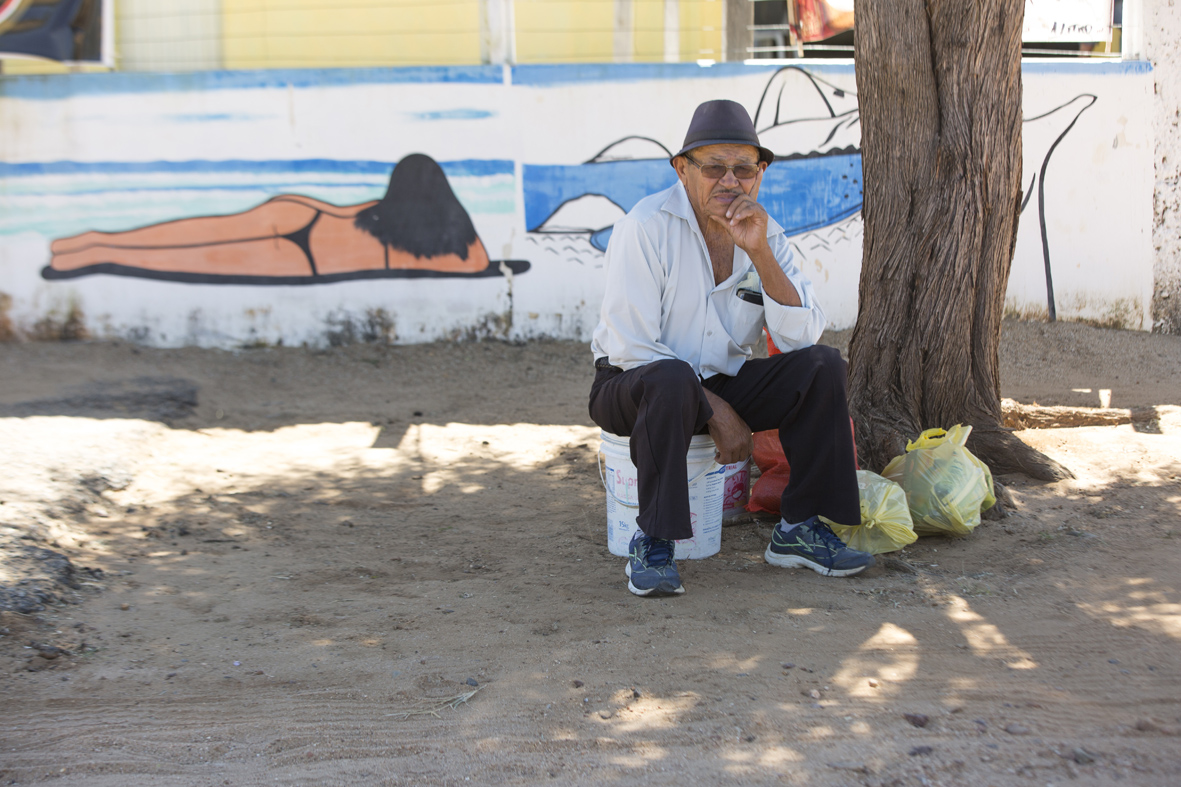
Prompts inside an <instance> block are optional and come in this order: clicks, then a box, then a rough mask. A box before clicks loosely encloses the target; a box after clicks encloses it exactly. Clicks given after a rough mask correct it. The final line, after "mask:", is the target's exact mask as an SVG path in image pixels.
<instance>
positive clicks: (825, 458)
mask: <svg viewBox="0 0 1181 787" xmlns="http://www.w3.org/2000/svg"><path fill="white" fill-rule="evenodd" d="M774 159H775V156H774V154H773V153H772V152H771V151H770V150H768V149H767V148H764V147H761V146H760V145H759V139H758V135H757V134H756V133H755V129H754V124H753V123H751V120H750V116H749V115H748V114H747V112H746V110H745V109H744V108H743V107H742V106H741V105H740V104H737V103H735V102H733V101H707V102H705V103H704V104H702V105H701V106H699V107H698V108H697V111H696V112H695V113H694V115H693V120H692V122H691V123H690V126H689V133H688V134H687V135H686V137H685V144H684V147H682V148H681V150H680V151H679V152H678V153H677V154H676V155H675V156H673V157H672V162H671V163H672V165H673V168H674V169H676V171H677V178H678V181H679V182H678V183H676V184H675V185H674V186H672V187H671V188H669V189H666V190H665V191H662V192H660V193H658V194H653V195H652V196H649V197H646V198H645V199H643V200H641V201H640V202H639V203H638V204H637V205H636V206H635V207H634V208H633V209H632V210H631V212H630V213H628V214H627V216H626V217H624V218H622V219H620V220H619V221H618V222H617V223H616V224H615V229H614V231H613V233H612V236H611V242H610V244H609V245H608V247H607V288H606V295H605V296H604V299H603V308H602V314H601V319H600V322H599V325H598V327H597V328H596V329H595V332H594V338H593V341H592V343H591V350H592V351H593V353H594V356H595V369H596V371H595V381H594V384H593V385H592V387H591V393H590V414H591V418H593V419H594V421H595V423H597V424H598V425H599V426H601V427H602V428H603V429H605V430H606V431H608V432H611V433H614V434H618V435H630V437H631V440H630V442H631V457H632V461H633V463H634V464H635V466H636V470H637V479H638V483H639V503H640V511H639V526H640V532H638V533H637V534H636V536H635V537H634V538H633V539H632V542H631V549H630V552H631V555H630V557H629V559H628V564H627V575H628V589H629V590H630V591H631V592H632V593H635V594H636V595H639V596H649V595H669V594H680V593H684V592H685V588H684V586H683V585H682V584H681V579H680V575H679V573H678V572H677V566H676V562H675V557H676V556H675V543H674V540H675V539H680V538H688V537H690V536H691V535H692V527H691V524H690V520H689V499H688V495H689V490H688V478H687V469H686V454H687V452H688V449H689V441H690V439H691V438H692V436H693V435H694V434H697V433H701V432H703V431H705V430H706V429H708V431H709V434H710V436H712V437H713V440H714V443H715V444H716V446H717V454H716V459H717V461H718V462H719V463H723V464H724V463H729V462H737V461H741V460H743V459H745V458H746V457H748V456H750V453H751V444H752V443H751V430H752V429H753V430H755V431H761V430H765V429H778V430H779V439H780V442H781V443H782V445H783V452H784V454H785V455H786V456H787V459H788V461H789V462H790V463H791V468H792V472H791V480H790V482H789V483H788V485H787V488H786V489H784V492H783V498H782V501H781V506H780V513H781V514H782V516H783V519H782V520H781V521H780V522H779V524H778V525H777V526H776V527H775V531H774V533H773V535H772V537H771V543H770V545H769V546H768V547H767V551H766V554H765V555H764V557H765V559H766V561H767V562H768V563H771V564H772V565H776V566H787V567H807V568H811V569H813V570H815V571H818V572H820V573H821V574H826V575H829V576H851V575H853V574H857V573H859V572H861V571H864V570H865V569H866V568H868V567H869V566H872V565H873V562H874V561H873V556H871V555H868V554H866V553H864V552H858V551H856V550H853V549H849V548H848V547H846V546H845V545H844V544H843V543H842V542H841V541H840V539H838V538H837V537H836V536H835V535H834V534H833V532H832V530H830V529H829V527H828V526H827V525H826V524H824V522H823V521H822V520H821V519H820V517H821V516H823V517H825V518H827V519H829V520H831V521H834V522H838V523H841V524H858V523H859V522H860V519H861V513H860V505H859V501H858V491H857V479H856V475H855V465H854V456H853V438H852V434H851V431H850V429H849V413H848V405H847V403H846V399H845V362H844V361H843V360H842V359H841V357H840V354H839V353H837V351H836V350H833V349H832V348H830V347H823V346H817V345H816V341H817V340H818V339H819V338H820V334H821V332H822V331H823V330H824V324H825V321H824V313H823V312H822V311H821V310H820V305H819V304H818V303H817V302H816V296H815V294H814V293H813V291H812V285H811V284H810V283H809V282H808V280H807V279H805V278H804V277H803V275H802V274H801V273H800V271H799V269H798V268H797V267H796V266H795V265H794V264H793V262H792V252H791V247H790V246H789V244H788V242H787V239H786V238H785V237H784V234H783V229H782V228H781V227H779V226H778V225H777V224H776V223H775V222H774V221H773V220H771V219H770V218H769V217H768V216H767V211H766V210H764V209H763V207H762V206H761V205H759V203H758V202H756V199H757V197H758V194H759V185H760V184H761V183H762V178H763V173H764V172H765V171H766V169H767V166H768V165H769V164H770V163H771V162H772V161H774ZM764 325H765V326H766V327H767V328H768V329H769V331H770V333H771V336H772V338H773V339H774V340H775V345H776V346H777V347H779V348H780V349H781V350H783V351H784V352H783V354H782V355H776V356H772V357H771V358H764V359H754V358H752V357H751V356H752V351H751V347H752V345H754V344H755V343H756V342H757V341H758V340H759V337H760V334H761V332H762V330H763V326H764Z"/></svg>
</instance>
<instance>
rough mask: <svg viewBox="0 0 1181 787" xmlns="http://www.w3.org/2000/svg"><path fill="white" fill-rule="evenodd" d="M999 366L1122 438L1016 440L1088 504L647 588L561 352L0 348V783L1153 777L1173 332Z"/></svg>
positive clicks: (1039, 328)
mask: <svg viewBox="0 0 1181 787" xmlns="http://www.w3.org/2000/svg"><path fill="white" fill-rule="evenodd" d="M827 341H831V342H832V343H834V344H836V345H838V346H839V345H841V344H842V343H843V342H846V341H847V334H844V335H835V336H830V337H828V338H827ZM1001 359H1002V368H1003V378H1002V393H1003V394H1004V395H1005V396H1007V397H1009V398H1011V399H1013V400H1015V401H1016V402H1019V403H1021V404H1022V405H1025V406H1027V407H1028V406H1032V405H1033V404H1034V403H1038V404H1040V405H1057V406H1061V407H1067V408H1075V410H1077V409H1078V408H1095V407H1098V406H1099V405H1100V404H1101V403H1102V402H1101V401H1100V397H1101V395H1102V394H1101V393H1100V391H1101V390H1106V391H1108V393H1107V394H1105V395H1102V396H1104V397H1105V398H1107V399H1108V401H1107V405H1108V408H1107V409H1108V410H1114V409H1119V408H1122V409H1123V410H1125V411H1127V412H1128V413H1129V417H1128V422H1127V423H1116V424H1114V425H1107V426H1086V427H1072V428H1057V429H1033V430H1026V431H1022V432H1020V433H1019V434H1020V436H1021V437H1022V439H1024V440H1027V441H1028V442H1030V443H1031V444H1033V445H1034V446H1035V447H1037V448H1038V449H1039V450H1041V451H1044V452H1046V453H1047V454H1049V455H1050V456H1052V457H1053V458H1054V459H1056V460H1058V461H1060V462H1062V463H1063V464H1065V465H1067V466H1068V467H1070V468H1071V469H1072V470H1073V471H1074V472H1075V473H1076V475H1077V476H1078V477H1077V478H1076V479H1074V480H1069V481H1061V482H1057V483H1054V484H1041V483H1036V482H1032V481H1030V480H1029V479H1026V478H1023V477H1020V476H1012V477H1006V478H1004V479H1001V480H1002V481H1003V482H1004V483H1005V484H1006V485H1007V488H1008V490H1009V492H1010V493H1011V495H1012V497H1013V500H1014V504H1015V509H1014V512H1013V513H1012V514H1010V515H1009V516H1007V517H1005V518H1003V519H1000V520H996V521H986V522H985V523H984V524H982V525H981V526H980V528H978V529H977V531H976V532H974V533H973V534H972V535H971V536H970V537H968V538H965V539H961V540H952V539H943V538H926V539H922V540H920V541H919V542H918V543H917V544H915V545H914V546H912V547H910V548H908V549H907V550H905V551H904V552H901V553H897V554H895V555H892V556H888V557H887V558H885V559H883V560H882V561H881V562H880V565H879V566H878V567H877V568H875V569H873V570H872V571H871V572H868V573H867V574H866V575H864V576H862V577H859V578H855V579H852V580H835V579H829V578H825V577H820V576H817V575H814V574H812V573H810V572H808V573H800V572H792V571H785V570H781V569H775V568H773V567H770V566H768V565H766V564H765V563H764V562H763V560H762V557H761V556H762V552H763V549H764V548H765V546H766V543H767V540H768V538H769V535H770V529H771V525H770V523H767V522H761V521H747V522H744V523H741V524H738V525H735V526H732V527H728V528H727V529H726V532H725V534H724V536H723V542H722V551H721V553H720V554H718V555H717V556H715V557H712V558H709V559H707V560H703V561H686V562H683V563H682V572H683V574H684V577H685V582H686V586H687V588H688V593H687V594H686V595H685V596H683V597H679V598H676V599H665V600H648V599H637V598H635V597H633V596H631V595H630V594H628V593H627V592H626V590H625V579H624V576H623V571H622V561H621V560H620V559H619V558H616V557H613V556H611V555H610V554H609V553H608V552H607V550H606V533H605V521H606V515H605V511H604V496H603V493H602V491H601V489H600V487H599V477H598V471H597V469H596V464H597V454H596V452H597V448H598V440H597V430H596V429H595V428H594V427H593V426H592V425H591V423H590V421H589V420H588V418H587V415H586V404H585V403H586V394H587V390H588V388H589V384H590V380H591V377H592V370H591V368H590V360H591V359H590V354H589V352H588V351H587V349H586V347H585V346H582V345H575V344H571V343H547V342H541V343H535V344H529V345H526V346H519V347H518V346H513V345H510V344H503V343H495V342H485V343H469V344H457V345H450V344H447V345H444V344H437V345H422V346H413V347H403V346H387V345H384V344H382V343H380V342H378V343H375V344H371V345H352V346H345V347H340V348H335V349H332V350H329V351H324V352H313V351H305V350H296V349H281V348H270V349H267V348H259V349H252V350H244V351H241V352H236V353H230V352H218V351H203V350H193V349H186V350H146V349H141V348H135V347H131V346H128V345H122V344H108V343H25V344H20V343H16V344H7V345H4V346H0V379H2V380H3V381H4V382H3V384H2V385H0V409H2V411H3V413H4V414H5V417H0V445H3V446H4V451H3V452H0V501H2V502H0V522H3V523H6V527H7V529H6V530H5V533H6V534H7V535H6V536H5V538H6V539H7V540H4V541H3V542H2V543H0V555H2V556H3V562H2V564H0V571H3V572H7V573H5V575H4V578H3V579H0V585H3V586H4V587H5V588H7V589H12V588H22V587H23V588H25V589H26V592H27V593H29V594H33V596H35V593H34V591H33V590H32V589H31V588H34V587H35V588H40V589H42V590H44V591H45V595H44V597H36V604H35V605H32V606H28V607H25V608H24V609H25V610H26V611H23V612H19V613H18V611H17V610H16V609H15V608H13V609H10V610H9V611H7V612H2V613H0V615H2V616H3V620H2V621H0V626H2V627H3V629H2V630H0V634H2V636H0V676H3V680H0V703H2V704H3V706H4V707H5V713H4V714H3V716H2V717H0V737H3V739H4V741H5V757H4V758H3V760H2V761H0V781H3V782H10V781H12V782H19V783H21V784H41V783H50V782H52V783H53V784H63V785H64V784H86V785H88V786H90V785H126V784H145V783H151V784H165V785H207V784H223V783H227V782H228V783H230V784H253V783H264V782H265V783H279V784H358V785H360V784H365V785H369V784H444V783H448V784H453V783H456V782H465V781H466V780H470V782H471V783H477V784H535V783H538V782H548V781H552V780H561V781H563V782H574V783H591V782H594V783H600V782H612V781H614V782H628V783H633V782H644V783H652V784H678V785H680V784H686V783H689V784H716V783H726V782H736V783H751V784H763V783H766V784H807V785H849V784H853V785H862V784H865V785H873V787H878V786H879V785H917V784H924V783H927V784H944V785H1010V784H1046V783H1054V784H1058V783H1065V782H1067V781H1070V782H1071V783H1076V784H1081V785H1087V784H1090V785H1107V784H1111V783H1115V782H1117V781H1122V782H1123V783H1127V784H1136V785H1173V784H1176V783H1178V782H1179V781H1181V737H1178V735H1177V733H1178V732H1179V728H1181V711H1178V708H1179V707H1181V656H1179V655H1178V654H1179V653H1181V649H1179V648H1178V640H1181V588H1179V587H1178V584H1177V579H1176V578H1177V577H1178V576H1181V526H1179V525H1178V522H1179V521H1181V409H1179V408H1181V337H1171V336H1160V335H1149V334H1142V333H1132V332H1121V331H1104V330H1099V329H1095V328H1091V327H1088V326H1079V325H1061V324H1059V325H1039V324H1027V323H1006V325H1005V341H1004V344H1003V346H1002V349H1001ZM153 381H154V382H153ZM1076 389H1090V390H1089V391H1084V390H1076ZM187 392H191V393H192V396H189V393H187ZM1144 408H1149V409H1151V411H1152V413H1153V415H1154V419H1153V420H1152V421H1151V424H1153V427H1152V428H1149V429H1145V428H1140V427H1142V426H1143V424H1144V423H1145V422H1143V421H1139V420H1136V419H1132V418H1131V413H1132V412H1133V411H1135V412H1141V410H1142V409H1144ZM1072 412H1074V411H1073V410H1072ZM1058 415H1059V416H1061V413H1059V414H1058ZM63 561H68V562H63ZM84 566H88V567H91V568H92V569H94V571H93V572H87V571H86V570H85V569H83V568H82V567H84ZM69 567H72V570H70V568H69ZM20 571H23V572H25V573H21V574H18V573H14V572H20ZM36 571H41V574H36V573H35V572H36ZM100 571H101V574H99V573H98V572H100ZM35 577H40V578H38V579H35V581H34V582H29V583H26V584H24V585H21V581H22V580H23V579H34V578H35ZM70 582H74V583H75V584H77V585H78V586H79V587H77V588H74V587H71V586H70ZM76 602H81V603H76ZM37 605H39V606H41V607H43V609H36V608H35V606H37ZM10 606H11V605H10ZM920 718H921V719H924V720H925V723H922V724H916V722H915V721H914V720H915V719H920Z"/></svg>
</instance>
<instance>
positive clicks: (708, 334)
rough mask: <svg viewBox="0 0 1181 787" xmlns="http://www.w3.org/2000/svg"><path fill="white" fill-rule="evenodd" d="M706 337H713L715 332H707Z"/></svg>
mask: <svg viewBox="0 0 1181 787" xmlns="http://www.w3.org/2000/svg"><path fill="white" fill-rule="evenodd" d="M705 335H706V336H713V335H714V332H713V331H706V332H705Z"/></svg>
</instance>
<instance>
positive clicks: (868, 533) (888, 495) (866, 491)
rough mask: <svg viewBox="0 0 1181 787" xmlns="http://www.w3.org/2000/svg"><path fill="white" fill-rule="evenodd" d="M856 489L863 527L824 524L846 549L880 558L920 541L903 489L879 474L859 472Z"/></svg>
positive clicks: (865, 471)
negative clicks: (858, 494)
mask: <svg viewBox="0 0 1181 787" xmlns="http://www.w3.org/2000/svg"><path fill="white" fill-rule="evenodd" d="M857 488H858V489H859V490H860V496H861V524H860V525H856V526H849V525H838V524H836V523H835V522H832V521H830V520H828V519H825V520H824V521H825V522H827V523H828V526H829V527H831V528H832V532H834V533H836V534H837V537H838V538H840V539H841V540H842V541H844V542H845V544H846V545H848V546H850V547H852V548H853V549H858V550H861V551H862V552H868V553H870V554H871V555H880V554H881V553H883V552H893V551H894V550H896V549H902V547H904V546H906V545H907V544H913V543H914V542H915V541H916V540H917V539H918V535H916V534H915V532H914V526H913V525H912V524H911V519H910V509H909V508H908V507H907V504H906V493H905V492H903V491H902V487H900V486H899V485H898V484H896V483H894V482H893V481H891V480H890V479H888V478H882V477H881V476H880V475H878V474H877V473H871V472H869V471H868V470H858V471H857Z"/></svg>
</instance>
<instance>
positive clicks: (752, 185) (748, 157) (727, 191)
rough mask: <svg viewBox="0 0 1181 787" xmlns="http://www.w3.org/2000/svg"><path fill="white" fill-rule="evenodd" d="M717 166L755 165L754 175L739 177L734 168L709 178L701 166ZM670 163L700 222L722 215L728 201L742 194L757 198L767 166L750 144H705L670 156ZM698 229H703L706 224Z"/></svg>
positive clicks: (730, 201) (728, 206)
mask: <svg viewBox="0 0 1181 787" xmlns="http://www.w3.org/2000/svg"><path fill="white" fill-rule="evenodd" d="M690 159H691V160H690ZM694 161H695V162H697V163H696V164H694V163H693V162H694ZM718 165H721V166H725V167H741V166H746V167H754V168H755V169H756V170H757V174H756V175H755V176H754V177H753V178H749V179H739V178H738V177H737V176H735V174H734V171H733V170H726V173H725V174H724V175H722V176H721V177H713V178H711V177H707V176H706V174H705V173H704V172H703V171H702V169H701V168H702V167H710V166H718ZM673 166H674V167H675V168H676V170H677V176H678V177H679V178H680V179H681V183H683V184H684V186H685V191H686V192H688V194H689V202H690V204H692V205H693V210H694V211H695V212H696V213H697V215H698V217H699V218H700V220H702V221H709V217H710V216H717V217H718V218H725V216H726V211H727V210H729V209H730V203H732V202H733V201H734V199H735V198H736V197H738V196H739V195H741V194H749V195H750V196H751V197H752V198H756V199H757V198H758V196H759V185H760V184H761V183H762V182H763V170H765V169H766V168H767V166H766V165H765V164H763V163H760V162H759V151H758V149H757V148H755V147H754V146H753V145H706V146H705V147H700V148H697V149H695V150H691V151H689V152H688V153H687V154H685V155H684V156H677V157H676V158H675V159H673ZM701 229H702V230H703V231H705V230H706V228H705V227H702V228H701Z"/></svg>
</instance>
